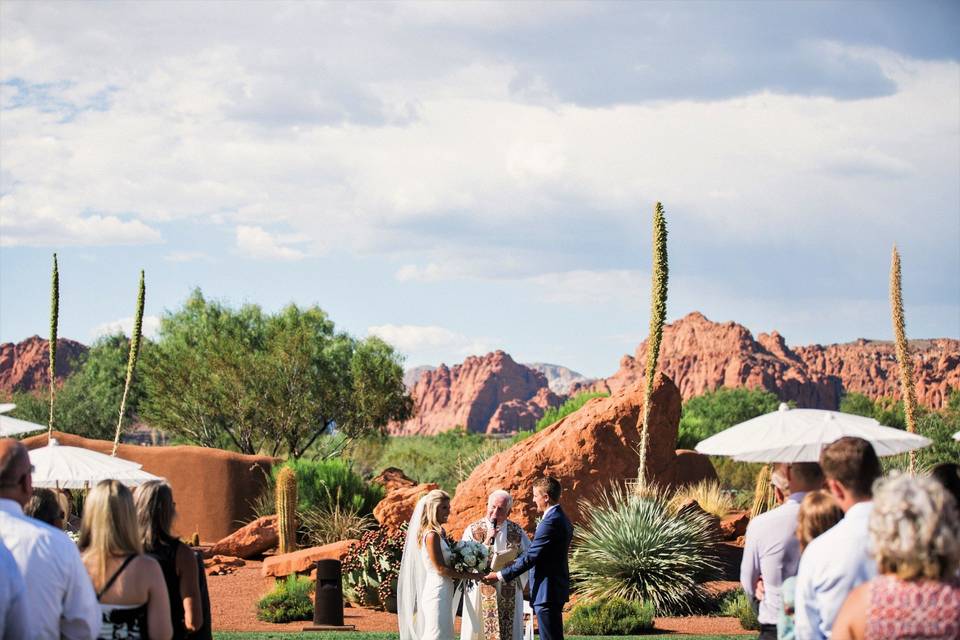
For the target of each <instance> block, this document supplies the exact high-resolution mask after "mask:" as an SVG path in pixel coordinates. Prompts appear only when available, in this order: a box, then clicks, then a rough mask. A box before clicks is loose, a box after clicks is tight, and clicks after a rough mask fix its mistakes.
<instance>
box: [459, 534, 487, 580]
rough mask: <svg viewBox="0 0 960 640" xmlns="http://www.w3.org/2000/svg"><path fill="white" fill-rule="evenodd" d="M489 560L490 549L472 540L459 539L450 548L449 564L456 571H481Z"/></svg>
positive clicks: (483, 570)
mask: <svg viewBox="0 0 960 640" xmlns="http://www.w3.org/2000/svg"><path fill="white" fill-rule="evenodd" d="M489 560H490V549H488V548H487V546H486V545H484V544H482V543H480V542H476V541H474V540H461V541H460V542H458V543H456V544H455V545H453V548H452V549H451V550H450V564H451V566H452V567H453V568H454V569H456V570H457V571H463V572H465V573H483V572H485V571H486V570H487V568H488V567H487V564H488V562H489Z"/></svg>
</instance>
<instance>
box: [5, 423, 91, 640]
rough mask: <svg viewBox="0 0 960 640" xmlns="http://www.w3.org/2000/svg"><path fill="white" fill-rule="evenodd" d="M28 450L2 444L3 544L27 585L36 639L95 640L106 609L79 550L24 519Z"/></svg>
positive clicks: (58, 534)
mask: <svg viewBox="0 0 960 640" xmlns="http://www.w3.org/2000/svg"><path fill="white" fill-rule="evenodd" d="M31 470H32V468H31V465H30V457H29V454H28V453H27V449H26V447H24V446H23V445H22V444H20V443H19V442H17V441H16V440H13V439H10V438H4V439H2V440H0V540H2V541H3V543H4V545H6V547H7V548H8V549H10V553H11V554H12V555H13V558H14V560H15V561H16V563H17V567H18V568H19V569H20V574H21V575H22V576H23V577H24V579H25V582H26V602H27V613H28V616H29V617H28V620H29V624H30V630H29V634H30V637H31V638H66V639H68V640H89V639H91V638H95V637H96V636H97V634H98V633H99V631H100V622H101V617H100V615H101V614H100V605H99V603H98V602H97V595H96V593H94V591H93V584H92V582H91V581H90V576H89V575H88V574H87V570H86V568H85V567H84V566H83V561H82V560H81V559H80V553H79V551H77V545H75V544H74V543H73V541H72V540H70V538H68V537H67V535H66V534H65V533H63V532H62V531H57V530H56V529H54V528H53V527H51V526H49V525H47V524H44V523H43V522H40V521H39V520H34V519H33V518H30V517H28V516H25V515H24V514H23V506H24V505H25V504H27V501H28V500H29V499H30V496H31V494H32V493H33V481H32V479H31V477H30V473H31Z"/></svg>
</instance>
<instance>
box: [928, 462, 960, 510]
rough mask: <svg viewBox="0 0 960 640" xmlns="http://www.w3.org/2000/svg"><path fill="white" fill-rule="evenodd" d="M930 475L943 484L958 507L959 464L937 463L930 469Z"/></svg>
mask: <svg viewBox="0 0 960 640" xmlns="http://www.w3.org/2000/svg"><path fill="white" fill-rule="evenodd" d="M930 477H931V478H933V479H934V480H936V481H937V482H939V483H940V484H942V485H943V488H944V489H946V490H947V493H949V494H950V495H951V496H953V501H954V503H955V504H956V505H957V507H960V464H957V463H955V462H944V463H942V464H938V465H937V466H935V467H934V468H933V469H932V470H931V471H930Z"/></svg>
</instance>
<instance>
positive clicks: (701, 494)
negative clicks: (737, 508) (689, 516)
mask: <svg viewBox="0 0 960 640" xmlns="http://www.w3.org/2000/svg"><path fill="white" fill-rule="evenodd" d="M688 500H696V501H697V504H699V505H700V508H701V509H703V510H704V511H706V512H707V513H712V514H713V515H715V516H717V517H718V518H723V517H725V516H726V515H727V514H729V513H730V512H731V511H733V496H731V495H730V492H729V491H726V490H724V488H723V487H721V486H720V483H719V482H716V481H715V480H701V481H700V482H698V483H696V484H688V485H685V486H683V487H680V488H679V489H677V491H676V492H675V493H674V494H673V497H672V498H671V499H670V506H671V507H673V508H674V509H677V508H679V507H680V506H681V505H682V504H683V503H684V502H687V501H688Z"/></svg>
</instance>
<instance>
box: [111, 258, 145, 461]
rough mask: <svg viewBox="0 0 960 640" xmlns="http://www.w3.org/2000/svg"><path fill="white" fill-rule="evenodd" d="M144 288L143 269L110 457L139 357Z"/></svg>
mask: <svg viewBox="0 0 960 640" xmlns="http://www.w3.org/2000/svg"><path fill="white" fill-rule="evenodd" d="M145 294H146V286H145V285H144V281H143V269H141V270H140V287H139V289H138V290H137V311H136V313H135V314H134V316H133V329H132V330H131V331H130V355H129V356H128V357H127V379H126V381H125V382H124V383H123V396H122V397H121V398H120V417H119V418H118V419H117V432H116V434H115V435H114V436H113V451H112V452H111V453H110V455H112V456H115V455H117V448H118V447H119V446H120V433H121V432H122V431H123V413H124V411H126V408H127V394H128V393H130V384H131V383H132V382H133V371H134V369H136V367H137V358H138V357H139V356H140V342H141V340H142V335H143V301H144V297H145Z"/></svg>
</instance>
